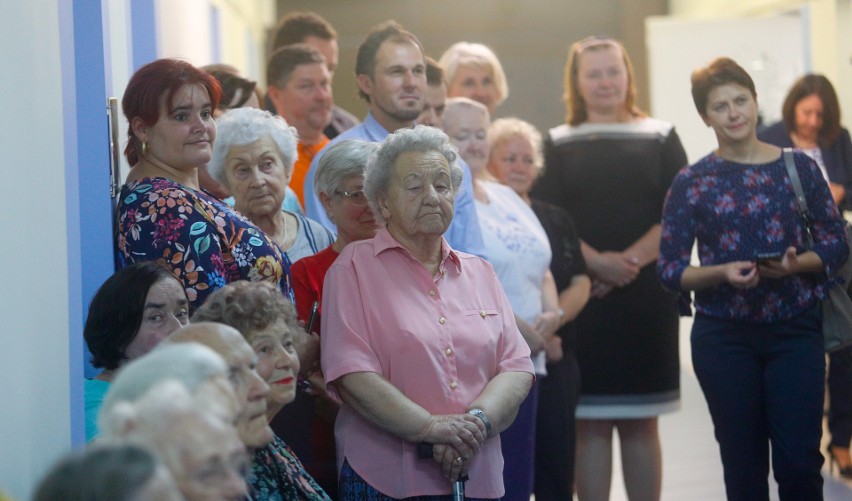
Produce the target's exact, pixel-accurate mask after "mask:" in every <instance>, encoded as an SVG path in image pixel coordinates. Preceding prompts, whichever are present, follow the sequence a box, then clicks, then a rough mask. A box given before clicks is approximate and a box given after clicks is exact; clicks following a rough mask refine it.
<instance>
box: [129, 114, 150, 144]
mask: <svg viewBox="0 0 852 501" xmlns="http://www.w3.org/2000/svg"><path fill="white" fill-rule="evenodd" d="M130 129H131V130H132V131H133V135H134V136H136V137H137V138H138V139H139V140H140V141H142V142H143V143H144V142H145V141H147V140H148V126H147V125H145V121H144V120H142V118H141V117H133V118H132V119H131V120H130Z"/></svg>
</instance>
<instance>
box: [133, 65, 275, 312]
mask: <svg viewBox="0 0 852 501" xmlns="http://www.w3.org/2000/svg"><path fill="white" fill-rule="evenodd" d="M221 93H222V91H221V88H220V86H219V83H218V82H217V81H216V79H215V78H213V77H212V76H211V75H209V74H208V73H206V72H204V71H202V70H200V69H198V68H196V67H194V66H192V65H191V64H189V63H187V62H185V61H181V60H178V59H159V60H157V61H154V62H152V63H149V64H147V65H145V66H143V67H142V68H140V69H139V70H138V71H137V72H136V73H135V74H134V75H133V77H132V78H131V79H130V82H129V83H128V84H127V89H126V90H125V92H124V97H123V98H122V102H121V105H122V109H123V111H124V115H125V116H126V117H127V120H128V122H129V125H130V127H129V128H128V132H127V135H128V141H127V147H126V148H125V150H124V154H125V156H126V157H127V161H128V162H129V163H130V165H131V166H132V168H131V169H130V173H129V174H128V176H127V180H126V182H127V184H125V185H124V186H123V187H122V190H121V195H120V198H119V203H118V209H117V210H118V217H117V221H118V262H119V265H120V266H121V267H124V266H127V265H128V264H131V263H133V262H137V261H146V260H155V261H158V262H161V263H163V264H165V265H166V266H168V267H169V269H171V270H172V272H173V273H174V274H175V276H177V277H178V280H180V281H181V283H182V285H183V287H184V289H185V290H186V293H187V296H188V297H189V300H190V303H191V305H192V307H193V308H195V307H197V306H198V305H200V304H201V303H203V302H204V299H205V298H206V297H207V295H208V294H210V293H211V292H212V291H213V290H215V289H218V288H220V287H222V286H224V285H225V284H226V283H229V282H232V281H234V280H240V279H248V280H268V281H271V282H273V283H275V284H276V285H280V286H281V288H282V289H283V290H284V292H285V293H287V294H288V296H289V295H290V289H289V284H288V281H287V280H286V279H285V277H286V276H287V274H288V273H289V270H288V269H287V267H286V265H285V264H284V261H283V258H282V255H281V251H280V250H279V249H278V247H277V246H276V245H275V243H274V242H272V241H271V240H270V239H269V237H267V236H266V234H264V233H263V232H262V231H261V230H260V229H258V228H257V227H256V226H255V225H254V224H252V223H251V222H250V221H249V220H247V219H245V218H244V217H242V216H241V215H239V214H238V213H236V212H235V211H234V210H233V209H231V208H230V207H229V206H228V205H226V204H224V203H223V202H221V201H220V200H218V199H217V198H215V197H212V196H210V195H209V194H207V193H206V192H204V191H202V190H201V188H200V187H199V184H198V168H199V167H201V166H203V165H205V164H207V162H209V161H210V157H211V154H212V151H213V141H214V140H215V139H216V123H215V122H214V121H213V110H214V109H216V106H217V105H218V102H219V98H220V97H221Z"/></svg>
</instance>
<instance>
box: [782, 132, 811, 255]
mask: <svg viewBox="0 0 852 501" xmlns="http://www.w3.org/2000/svg"><path fill="white" fill-rule="evenodd" d="M784 165H785V166H786V167H787V176H789V177H790V183H791V184H792V185H793V191H794V192H795V193H796V203H797V204H798V206H799V215H800V216H801V217H802V222H803V223H804V225H805V233H806V234H807V237H808V246H809V247H813V246H814V237H813V235H812V234H811V224H810V220H811V218H810V214H809V212H808V201H807V199H805V190H803V189H802V181H801V180H800V179H799V171H797V170H796V163H795V161H794V160H793V149H792V148H784Z"/></svg>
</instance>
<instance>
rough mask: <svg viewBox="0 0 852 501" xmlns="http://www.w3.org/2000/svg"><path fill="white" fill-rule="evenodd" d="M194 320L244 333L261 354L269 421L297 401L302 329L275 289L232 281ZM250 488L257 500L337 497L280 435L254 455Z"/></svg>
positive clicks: (321, 500)
mask: <svg viewBox="0 0 852 501" xmlns="http://www.w3.org/2000/svg"><path fill="white" fill-rule="evenodd" d="M192 321H193V322H219V323H222V324H225V325H229V326H231V327H233V328H235V329H237V330H238V331H240V333H242V335H243V337H245V339H246V341H247V342H248V344H249V345H250V346H251V347H252V349H253V350H254V352H255V354H256V355H257V374H258V375H259V376H260V377H261V378H263V379H264V380H265V381H266V383H267V384H269V394H268V396H267V401H266V417H267V419H268V420H269V421H272V418H274V417H275V415H276V414H278V412H279V411H280V410H281V409H282V408H283V407H284V406H285V405H287V404H289V403H291V402H292V401H293V400H294V399H295V398H296V378H297V375H298V373H299V367H300V365H299V356H298V354H297V353H296V336H298V335H299V334H300V333H301V332H302V329H301V327H299V326H298V324H297V323H296V309H295V308H294V307H293V305H292V304H291V303H290V302H289V301H287V300H286V299H285V298H284V297H283V296H282V295H281V293H280V292H278V290H276V289H275V288H274V287H269V286H267V284H261V285H258V284H255V283H253V282H246V281H240V282H233V283H230V284H228V285H226V286H225V287H223V288H221V289H219V290H217V291H216V292H214V293H213V294H211V295H210V297H209V298H208V299H207V302H205V303H204V305H202V306H201V308H199V309H198V311H197V312H196V313H195V314H194V315H193V316H192ZM248 484H249V486H250V487H251V489H252V494H253V496H254V498H255V499H306V500H311V501H330V499H331V498H330V497H329V496H328V495H327V494H326V493H325V491H324V490H323V489H322V487H320V486H319V485H318V484H317V483H316V481H315V480H314V479H313V477H311V475H309V474H308V472H306V471H305V468H304V466H303V465H302V462H301V461H299V458H298V457H297V456H296V454H295V453H294V452H293V450H292V449H290V447H289V446H288V445H287V444H286V443H285V442H284V440H282V439H281V438H280V437H278V436H277V435H276V436H275V437H274V438H273V440H272V442H270V443H269V444H267V445H266V446H264V447H260V448H258V449H256V450H255V451H254V458H253V460H252V467H251V473H250V475H249V477H248Z"/></svg>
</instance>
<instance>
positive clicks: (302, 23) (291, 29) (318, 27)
mask: <svg viewBox="0 0 852 501" xmlns="http://www.w3.org/2000/svg"><path fill="white" fill-rule="evenodd" d="M310 36H313V37H317V38H321V39H323V40H335V39H337V32H336V31H334V27H333V26H332V25H331V24H329V22H328V21H326V20H325V19H323V18H322V17H321V16H320V15H319V14H317V13H315V12H291V13H290V14H287V15H286V16H284V17H282V18H281V20H279V21H278V26H277V27H276V28H275V36H274V37H273V38H272V47H271V48H270V51H271V52H275V51H276V50H277V49H279V48H280V47H284V46H285V45H293V44H294V43H304V42H305V39H306V38H308V37H310Z"/></svg>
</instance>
